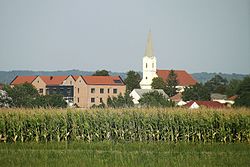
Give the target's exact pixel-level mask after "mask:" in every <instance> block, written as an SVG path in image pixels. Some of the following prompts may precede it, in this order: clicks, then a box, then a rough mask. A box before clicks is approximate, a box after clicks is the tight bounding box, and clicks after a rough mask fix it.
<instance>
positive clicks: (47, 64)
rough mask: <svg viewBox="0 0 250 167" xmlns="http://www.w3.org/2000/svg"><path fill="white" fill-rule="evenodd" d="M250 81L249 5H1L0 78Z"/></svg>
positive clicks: (242, 0) (205, 0)
mask: <svg viewBox="0 0 250 167" xmlns="http://www.w3.org/2000/svg"><path fill="white" fill-rule="evenodd" d="M149 29H151V31H152V35H153V45H154V53H155V56H156V57H157V68H158V69H184V70H187V71H188V72H190V73H193V72H223V73H244V74H249V73H250V0H0V70H5V71H7V70H68V69H79V70H91V71H94V70H97V69H107V70H111V71H116V72H126V71H128V70H135V71H142V58H143V56H144V51H145V45H146V39H147V34H148V31H149Z"/></svg>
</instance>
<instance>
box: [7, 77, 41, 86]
mask: <svg viewBox="0 0 250 167" xmlns="http://www.w3.org/2000/svg"><path fill="white" fill-rule="evenodd" d="M36 77H37V76H16V78H15V79H14V80H13V81H12V82H11V83H10V84H11V85H18V84H24V83H32V82H33V81H34V80H35V79H36Z"/></svg>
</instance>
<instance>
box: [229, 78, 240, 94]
mask: <svg viewBox="0 0 250 167" xmlns="http://www.w3.org/2000/svg"><path fill="white" fill-rule="evenodd" d="M240 83H241V80H237V79H232V80H231V81H230V82H229V84H228V85H227V87H226V95H227V96H228V97H230V96H234V95H236V94H237V91H238V89H239V86H240Z"/></svg>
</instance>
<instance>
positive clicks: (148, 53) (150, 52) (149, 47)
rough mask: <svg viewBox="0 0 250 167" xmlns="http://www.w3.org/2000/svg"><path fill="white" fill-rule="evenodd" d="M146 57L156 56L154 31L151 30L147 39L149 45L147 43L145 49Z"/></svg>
mask: <svg viewBox="0 0 250 167" xmlns="http://www.w3.org/2000/svg"><path fill="white" fill-rule="evenodd" d="M144 56H145V57H150V58H152V57H154V51H153V41H152V33H151V30H149V32H148V40H147V45H146V50H145V55H144Z"/></svg>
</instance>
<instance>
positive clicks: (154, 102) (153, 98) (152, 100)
mask: <svg viewBox="0 0 250 167" xmlns="http://www.w3.org/2000/svg"><path fill="white" fill-rule="evenodd" d="M139 103H140V104H141V105H142V106H146V107H173V106H174V102H172V101H169V100H168V99H166V98H165V97H164V96H163V95H162V94H161V93H159V92H158V91H153V92H148V93H144V94H143V95H142V98H141V99H140V100H139Z"/></svg>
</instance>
